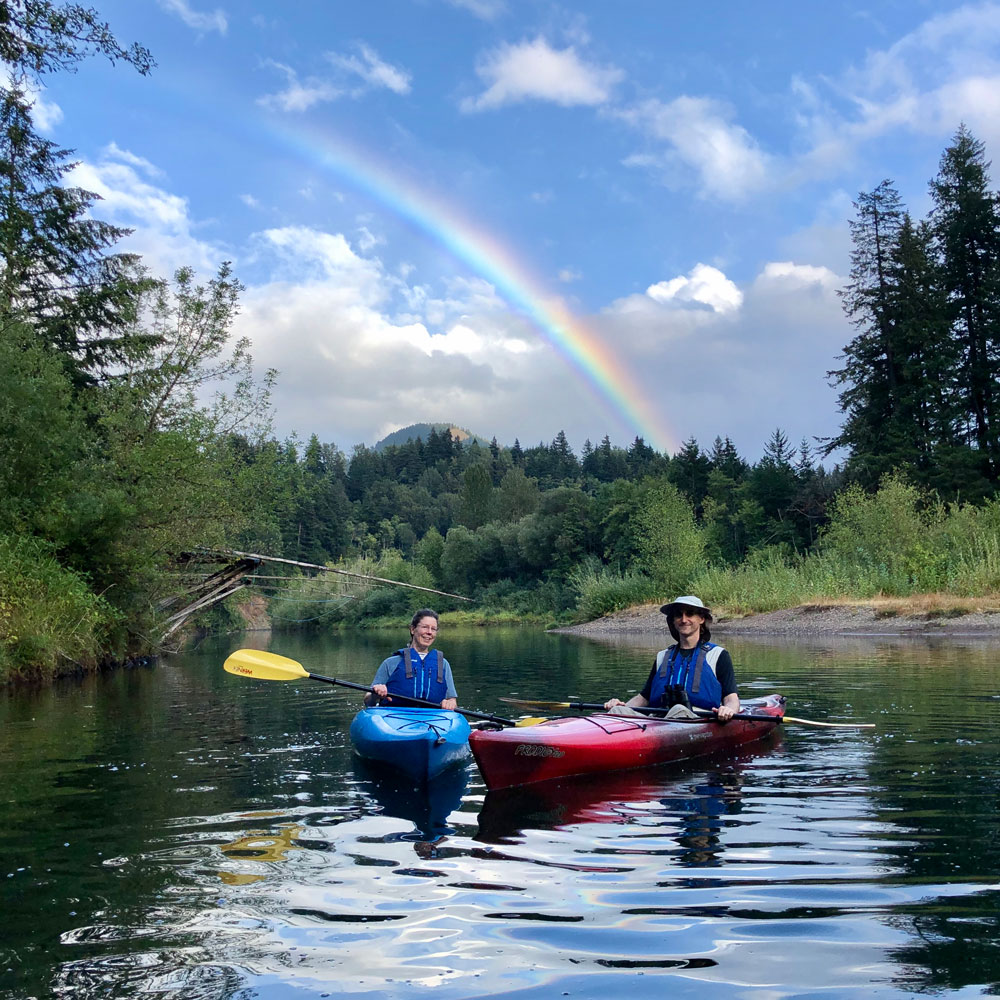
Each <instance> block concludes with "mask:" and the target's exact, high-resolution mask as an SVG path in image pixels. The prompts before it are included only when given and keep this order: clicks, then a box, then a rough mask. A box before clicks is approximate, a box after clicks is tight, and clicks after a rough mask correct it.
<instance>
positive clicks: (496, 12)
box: [447, 0, 507, 21]
mask: <svg viewBox="0 0 1000 1000" xmlns="http://www.w3.org/2000/svg"><path fill="white" fill-rule="evenodd" d="M447 2H448V3H449V4H451V6H452V7H460V8H461V9H462V10H467V11H468V12H469V13H470V14H475V16H476V17H479V18H482V19H483V20H484V21H493V20H495V19H496V18H498V17H499V16H500V15H501V14H503V13H504V12H505V11H506V10H507V4H505V3H504V2H503V0H447Z"/></svg>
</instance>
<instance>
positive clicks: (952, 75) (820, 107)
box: [792, 3, 1000, 177]
mask: <svg viewBox="0 0 1000 1000" xmlns="http://www.w3.org/2000/svg"><path fill="white" fill-rule="evenodd" d="M998 46H1000V5H997V4H992V3H986V4H977V5H967V6H965V7H960V8H958V9H956V10H953V11H950V12H948V13H945V14H941V15H938V16H935V17H932V18H929V19H928V20H927V21H925V22H923V23H922V24H921V25H920V26H919V27H917V28H916V29H915V30H914V31H912V32H910V33H909V34H907V35H904V36H903V37H902V38H900V39H899V40H898V41H896V42H895V43H894V44H892V45H890V46H888V47H887V48H884V49H877V50H872V51H869V53H868V55H867V57H866V59H865V61H864V62H863V63H862V64H860V65H858V66H853V67H850V68H848V69H847V70H846V71H845V72H844V73H842V74H840V76H839V77H823V78H821V79H818V80H816V81H814V82H812V83H809V82H806V81H803V80H801V79H799V78H796V79H795V80H793V82H792V96H793V97H794V99H795V100H796V102H797V114H798V123H799V126H800V128H801V129H802V131H803V134H804V136H805V137H806V138H807V140H808V141H809V144H810V148H809V151H808V153H807V154H806V155H804V156H803V157H802V158H801V160H800V161H799V162H798V163H797V164H796V172H797V173H798V174H799V175H801V176H806V177H813V176H817V175H820V176H822V175H824V174H830V173H834V172H837V171H838V170H840V169H842V167H843V165H844V163H845V162H846V161H849V160H850V158H851V157H852V156H853V155H854V154H855V152H856V150H857V149H858V148H859V147H860V146H862V145H863V144H864V143H866V142H869V141H871V140H873V139H877V138H880V137H882V136H885V135H888V134H892V133H894V132H898V131H904V132H912V133H916V134H921V135H932V136H950V135H952V134H953V133H954V131H955V129H956V128H957V127H958V124H959V123H960V122H963V121H964V122H965V123H966V124H967V125H968V126H969V127H970V128H971V129H972V131H973V132H974V133H975V134H976V135H977V136H978V137H979V138H981V139H984V140H985V141H986V142H987V144H991V143H993V142H997V141H1000V97H998V94H1000V54H998Z"/></svg>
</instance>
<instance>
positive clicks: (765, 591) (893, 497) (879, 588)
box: [576, 478, 1000, 619]
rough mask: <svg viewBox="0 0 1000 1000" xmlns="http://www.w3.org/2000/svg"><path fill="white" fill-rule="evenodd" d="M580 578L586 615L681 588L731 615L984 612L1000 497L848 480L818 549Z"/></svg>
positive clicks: (998, 577)
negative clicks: (871, 486) (795, 610)
mask: <svg viewBox="0 0 1000 1000" xmlns="http://www.w3.org/2000/svg"><path fill="white" fill-rule="evenodd" d="M576 583H577V586H578V589H579V592H580V600H579V604H578V608H579V611H580V613H581V615H582V616H583V617H584V618H586V619H593V618H597V617H600V616H601V615H604V614H608V613H610V612H613V611H618V610H622V609H623V608H626V607H631V606H634V605H637V604H642V603H648V602H650V601H654V600H657V599H659V598H661V597H662V596H663V594H676V593H679V592H680V591H686V592H688V593H694V594H698V596H699V597H701V598H702V600H704V601H705V602H706V603H707V604H710V605H711V606H712V607H714V608H719V609H725V612H726V613H727V614H729V615H732V616H742V615H747V614H754V613H761V612H767V611H777V610H779V609H782V608H792V607H797V606H800V605H804V604H816V603H826V604H835V603H838V602H843V603H848V602H854V603H857V602H865V603H868V604H871V603H873V602H879V601H880V602H883V605H884V606H885V607H886V608H887V609H888V608H891V607H893V606H895V607H897V608H901V607H903V606H904V604H905V603H906V602H909V603H910V604H911V605H912V606H914V607H919V606H920V604H921V603H927V602H930V603H931V604H933V605H935V606H936V607H941V608H945V607H952V608H961V607H969V608H970V609H975V610H981V609H982V606H983V605H984V603H985V605H987V606H992V605H993V604H995V603H996V598H995V596H994V595H997V594H1000V502H997V501H990V502H988V503H986V504H985V505H984V506H982V507H972V506H965V505H944V504H941V503H939V502H936V501H934V500H933V499H932V498H930V497H928V496H927V495H926V494H924V493H922V492H921V491H920V490H918V489H916V488H915V487H912V486H910V485H908V484H906V483H905V482H903V481H902V480H900V479H896V478H890V479H887V480H886V481H885V482H884V484H883V486H882V487H881V488H880V489H879V490H878V491H877V492H876V493H874V494H868V493H865V492H864V491H863V490H861V489H859V488H857V487H850V488H848V489H847V490H845V491H844V492H843V493H841V494H840V495H838V496H837V497H836V498H835V499H834V501H833V502H832V503H831V519H830V524H829V526H828V528H827V529H826V531H825V533H824V535H823V537H822V538H821V540H820V542H819V544H818V546H817V548H816V549H815V550H813V551H811V552H808V553H805V554H799V553H795V552H791V551H789V550H788V549H786V548H782V547H779V546H773V547H769V548H764V549H761V550H758V551H756V552H753V553H751V554H750V556H749V557H748V558H747V559H746V560H745V561H744V562H743V563H741V564H740V565H738V566H707V565H702V566H701V568H699V569H697V570H695V571H694V572H693V573H691V574H690V575H689V576H688V577H686V578H685V580H683V581H679V580H677V579H671V578H669V577H667V576H662V577H659V578H654V577H652V576H649V575H644V574H637V573H625V574H621V573H614V572H612V571H610V570H608V569H597V570H592V571H590V572H587V573H582V572H581V573H578V574H577V577H576ZM893 602H897V603H895V604H893ZM899 602H903V603H899ZM887 613H889V612H888V610H887ZM897 613H899V612H898V611H897Z"/></svg>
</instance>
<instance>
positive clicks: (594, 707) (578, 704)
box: [500, 698, 875, 729]
mask: <svg viewBox="0 0 1000 1000" xmlns="http://www.w3.org/2000/svg"><path fill="white" fill-rule="evenodd" d="M500 701H503V702H506V703H507V704H508V705H517V706H518V707H520V708H545V709H558V708H573V709H577V710H580V711H598V712H606V711H607V709H606V708H605V707H604V705H603V704H602V703H600V702H591V701H527V700H526V699H524V698H501V699H500ZM635 711H636V712H639V713H641V714H642V715H651V716H654V717H655V716H659V715H666V714H667V712H669V711H670V709H667V708H637V709H635ZM691 711H692V712H694V713H695V715H703V716H705V717H706V718H709V719H711V718H714V717H715V713H714V712H709V711H707V710H706V709H703V708H692V709H691ZM733 718H734V719H745V720H747V721H748V722H774V716H773V715H747V714H744V713H738V714H736V715H734V716H733ZM671 721H672V722H683V721H684V720H683V719H672V720H671ZM780 721H781V722H798V723H799V724H800V725H803V726H822V727H823V728H829V729H874V728H875V724H874V723H873V722H816V721H815V720H813V719H798V718H796V717H795V716H794V715H786V716H783V717H782V718H781V720H780Z"/></svg>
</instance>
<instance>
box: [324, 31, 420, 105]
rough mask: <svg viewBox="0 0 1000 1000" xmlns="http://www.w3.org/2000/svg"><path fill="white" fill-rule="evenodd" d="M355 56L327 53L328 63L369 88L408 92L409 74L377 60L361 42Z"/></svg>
mask: <svg viewBox="0 0 1000 1000" xmlns="http://www.w3.org/2000/svg"><path fill="white" fill-rule="evenodd" d="M357 49H358V54H357V55H350V56H345V55H338V54H337V53H336V52H329V53H327V59H328V60H329V61H330V63H331V64H332V65H334V66H336V67H338V68H339V69H342V70H344V71H346V72H347V73H352V74H354V75H356V76H359V77H361V79H362V80H364V82H365V83H366V84H368V85H369V86H371V87H385V88H386V89H388V90H391V91H393V92H394V93H396V94H408V93H409V92H410V74H409V73H408V72H406V70H403V69H400V68H399V67H398V66H392V65H390V64H389V63H387V62H384V61H383V60H382V59H380V58H379V56H378V54H377V53H376V52H375V50H374V49H372V48H371V47H370V46H368V45H365V44H364V43H363V42H362V43H359V44H358V46H357Z"/></svg>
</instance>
